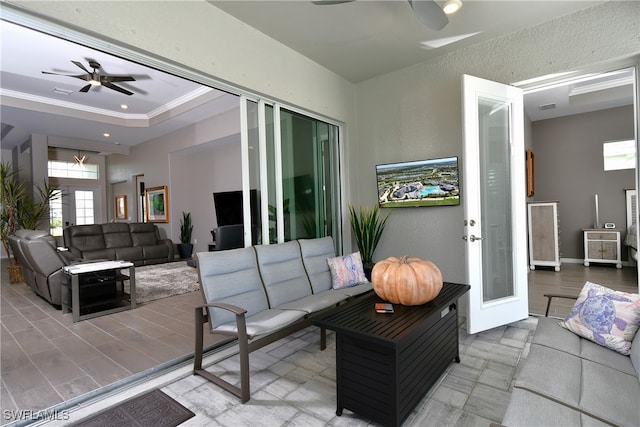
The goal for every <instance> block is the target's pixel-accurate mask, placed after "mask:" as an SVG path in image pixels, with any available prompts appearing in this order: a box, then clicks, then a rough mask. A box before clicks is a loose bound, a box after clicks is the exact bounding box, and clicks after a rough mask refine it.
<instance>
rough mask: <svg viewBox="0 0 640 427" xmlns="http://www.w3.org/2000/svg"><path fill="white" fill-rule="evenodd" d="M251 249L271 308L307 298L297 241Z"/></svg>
mask: <svg viewBox="0 0 640 427" xmlns="http://www.w3.org/2000/svg"><path fill="white" fill-rule="evenodd" d="M254 248H255V251H256V255H257V259H258V266H259V268H260V274H261V276H262V281H263V283H264V287H265V289H266V291H267V298H268V299H269V305H270V307H271V308H279V306H280V305H282V304H286V303H288V302H291V301H295V300H299V299H300V298H304V297H306V296H308V295H311V284H310V283H309V279H308V278H307V273H306V271H305V270H304V267H303V265H302V258H301V255H300V246H299V245H298V242H296V241H291V242H285V243H280V244H277V245H259V246H254Z"/></svg>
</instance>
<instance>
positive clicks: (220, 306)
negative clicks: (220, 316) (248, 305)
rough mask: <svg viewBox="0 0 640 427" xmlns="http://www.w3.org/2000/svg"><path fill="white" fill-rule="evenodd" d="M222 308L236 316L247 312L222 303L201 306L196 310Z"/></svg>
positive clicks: (235, 306)
mask: <svg viewBox="0 0 640 427" xmlns="http://www.w3.org/2000/svg"><path fill="white" fill-rule="evenodd" d="M210 307H211V308H222V309H224V310H227V311H230V312H232V313H233V314H235V315H236V316H238V315H241V314H245V313H246V312H247V310H245V309H244V308H242V307H238V306H237V305H233V304H225V303H222V302H212V303H209V304H203V305H201V306H198V307H196V310H199V309H203V308H210Z"/></svg>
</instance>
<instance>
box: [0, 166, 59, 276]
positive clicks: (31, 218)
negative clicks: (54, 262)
mask: <svg viewBox="0 0 640 427" xmlns="http://www.w3.org/2000/svg"><path fill="white" fill-rule="evenodd" d="M57 197H59V192H57V191H56V187H54V186H51V185H49V184H48V183H47V182H45V183H44V184H43V185H42V186H39V187H37V189H36V196H35V197H34V196H32V195H31V194H30V193H29V192H28V191H27V189H26V188H25V186H24V183H23V182H21V181H20V180H19V179H18V170H14V169H13V167H12V166H11V163H8V162H7V163H0V206H1V210H0V240H2V246H3V247H4V251H5V253H6V254H7V258H8V259H9V264H8V269H9V281H10V282H11V283H17V282H21V281H22V273H21V270H20V265H19V264H18V262H17V260H16V259H15V256H14V255H13V253H12V252H11V248H10V247H9V236H11V235H13V234H14V233H15V232H16V230H18V229H21V228H26V229H31V230H35V228H36V227H37V226H38V223H39V222H40V221H42V220H43V219H44V218H45V217H46V215H47V214H48V213H49V203H50V201H51V200H53V199H55V198H57Z"/></svg>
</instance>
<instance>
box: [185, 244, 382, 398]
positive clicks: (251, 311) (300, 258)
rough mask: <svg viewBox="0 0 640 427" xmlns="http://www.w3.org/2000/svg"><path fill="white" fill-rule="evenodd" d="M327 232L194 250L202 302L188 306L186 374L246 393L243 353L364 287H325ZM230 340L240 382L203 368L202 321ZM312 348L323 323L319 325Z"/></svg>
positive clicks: (246, 356)
mask: <svg viewBox="0 0 640 427" xmlns="http://www.w3.org/2000/svg"><path fill="white" fill-rule="evenodd" d="M334 256H335V253H334V247H333V239H332V238H331V237H323V238H318V239H303V240H294V241H290V242H286V243H281V244H277V245H257V246H252V247H248V248H242V249H231V250H227V251H216V252H200V253H198V254H197V255H196V259H197V263H198V275H199V282H200V284H201V287H200V289H201V290H202V295H203V299H204V303H205V305H203V306H201V307H196V348H195V358H194V374H198V375H201V376H203V377H205V378H206V379H208V380H209V381H211V382H213V383H215V384H217V385H219V386H220V387H222V388H224V389H225V390H227V391H229V392H231V393H233V394H235V395H236V396H238V397H239V398H240V399H241V401H242V402H243V403H244V402H246V401H248V400H249V398H250V385H249V353H251V352H252V351H254V350H257V349H259V348H261V347H264V346H265V345H267V344H270V343H272V342H274V341H277V340H279V339H280V338H283V337H284V336H286V335H288V334H291V333H293V332H295V331H298V330H300V329H303V328H306V327H308V326H310V325H312V324H313V322H314V320H315V319H317V318H318V317H319V316H322V315H323V313H325V312H326V311H327V310H329V309H332V308H334V307H336V306H338V305H339V304H341V303H343V302H345V301H347V300H349V299H350V298H354V297H357V296H358V295H362V294H364V293H366V292H368V291H370V290H372V289H373V288H372V286H371V283H369V282H362V283H358V284H356V285H355V286H352V287H346V288H341V289H333V288H332V278H331V272H330V270H329V266H328V264H327V258H331V257H334ZM207 323H208V324H209V330H210V332H211V333H214V334H221V335H225V336H228V337H229V338H230V339H235V340H237V342H238V347H239V352H240V376H241V379H240V386H239V387H238V386H236V385H234V384H231V383H229V382H227V381H226V380H225V379H223V378H221V377H219V376H218V375H216V374H214V373H213V372H212V371H208V370H205V369H203V367H202V357H203V351H204V349H203V347H202V345H203V328H204V325H205V324H207ZM320 332H321V335H320V348H321V349H324V347H325V346H326V331H325V330H324V329H321V330H320Z"/></svg>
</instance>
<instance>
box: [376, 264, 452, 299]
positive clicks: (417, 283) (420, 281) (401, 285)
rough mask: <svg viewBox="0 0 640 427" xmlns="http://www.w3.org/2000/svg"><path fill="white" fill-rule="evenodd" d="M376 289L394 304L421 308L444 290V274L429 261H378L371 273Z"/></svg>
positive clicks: (380, 295) (383, 297)
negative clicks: (419, 306)
mask: <svg viewBox="0 0 640 427" xmlns="http://www.w3.org/2000/svg"><path fill="white" fill-rule="evenodd" d="M371 282H372V284H373V290H374V291H375V293H376V294H378V296H379V297H380V298H382V299H384V300H386V301H389V302H392V303H394V304H402V305H421V304H424V303H426V302H429V301H431V300H432V299H434V298H435V297H437V296H438V294H439V293H440V291H441V290H442V273H441V272H440V269H439V268H438V267H436V265H435V264H434V263H432V262H431V261H429V260H424V259H420V258H414V257H409V256H407V255H405V256H403V257H402V258H400V259H398V258H396V257H389V258H387V259H385V260H382V261H378V262H377V263H376V265H375V266H374V267H373V271H372V272H371Z"/></svg>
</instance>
